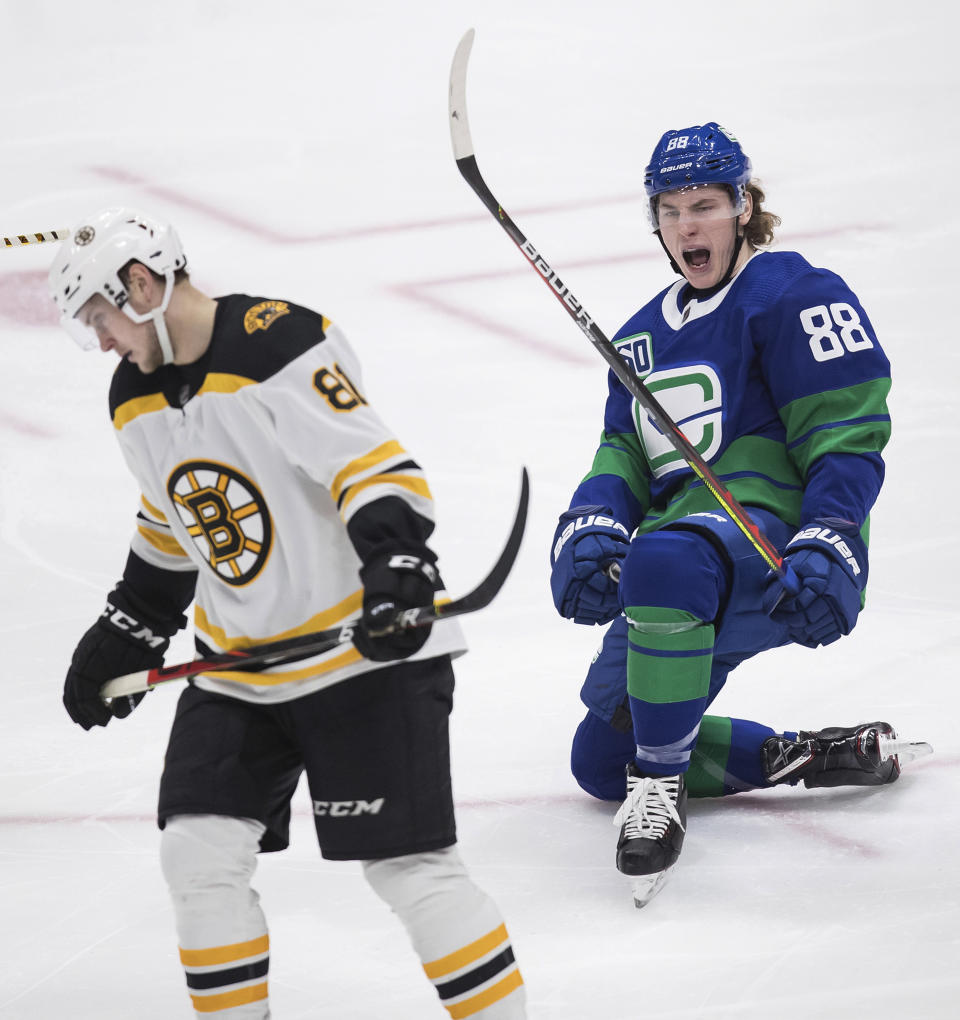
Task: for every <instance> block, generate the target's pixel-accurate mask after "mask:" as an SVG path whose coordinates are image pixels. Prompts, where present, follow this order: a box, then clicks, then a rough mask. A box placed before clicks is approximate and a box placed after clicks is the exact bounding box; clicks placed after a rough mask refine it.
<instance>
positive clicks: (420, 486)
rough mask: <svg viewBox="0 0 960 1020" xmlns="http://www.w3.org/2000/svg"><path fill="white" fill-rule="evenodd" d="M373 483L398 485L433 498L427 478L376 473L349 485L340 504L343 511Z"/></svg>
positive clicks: (416, 493)
mask: <svg viewBox="0 0 960 1020" xmlns="http://www.w3.org/2000/svg"><path fill="white" fill-rule="evenodd" d="M371 485H397V486H399V487H400V488H401V489H408V490H409V491H410V492H412V493H414V495H416V496H423V498H424V499H430V500H432V499H433V494H432V493H431V492H430V486H429V485H427V480H426V479H425V478H417V477H416V476H415V475H388V474H384V475H374V476H373V477H372V478H366V479H364V480H363V481H362V482H355V483H354V484H353V485H350V486H347V494H346V496H345V497H344V500H343V503H342V504H341V506H340V511H341V513H342V512H343V511H344V510H345V509H346V507H347V505H348V504H349V503H350V501H351V500H352V499H353V498H354V497H355V496H356V495H357V494H358V493H360V492H362V491H363V490H364V489H369V488H370V486H371Z"/></svg>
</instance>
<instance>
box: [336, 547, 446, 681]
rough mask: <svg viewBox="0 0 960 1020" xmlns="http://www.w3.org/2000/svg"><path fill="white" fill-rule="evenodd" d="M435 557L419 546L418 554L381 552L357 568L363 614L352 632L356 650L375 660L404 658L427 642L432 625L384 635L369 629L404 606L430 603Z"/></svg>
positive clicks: (383, 623) (435, 581)
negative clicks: (360, 583)
mask: <svg viewBox="0 0 960 1020" xmlns="http://www.w3.org/2000/svg"><path fill="white" fill-rule="evenodd" d="M436 559H437V558H436V556H435V555H434V554H433V553H432V552H431V551H430V550H429V549H428V548H427V547H426V546H422V547H421V548H420V549H419V550H418V551H417V553H405V552H392V553H383V554H382V555H379V556H376V557H375V558H373V559H371V560H370V562H369V563H366V564H365V565H364V566H363V568H362V569H361V570H360V580H361V581H362V582H363V617H362V619H361V621H360V626H359V627H358V628H357V632H356V634H355V635H354V638H353V643H354V645H356V647H357V650H358V651H359V652H360V653H361V654H362V655H363V656H364V657H365V658H367V659H372V660H373V661H374V662H390V661H391V660H393V659H407V658H409V657H410V656H411V655H413V654H414V653H415V652H419V651H420V649H421V648H422V647H423V646H424V644H425V643H426V640H427V638H428V637H429V636H430V631H431V629H432V624H426V625H425V626H422V627H410V628H407V629H405V630H404V629H401V630H397V631H395V632H394V633H392V634H386V635H384V636H383V637H374V636H372V632H375V631H377V630H378V629H381V628H383V627H385V626H386V625H387V624H388V623H390V621H391V620H393V619H394V617H395V616H396V615H397V614H398V613H402V612H403V611H404V610H405V609H418V608H420V607H421V606H432V605H433V593H434V592H435V591H436V589H437V586H438V577H437V568H436V567H435V566H434V564H435V563H436Z"/></svg>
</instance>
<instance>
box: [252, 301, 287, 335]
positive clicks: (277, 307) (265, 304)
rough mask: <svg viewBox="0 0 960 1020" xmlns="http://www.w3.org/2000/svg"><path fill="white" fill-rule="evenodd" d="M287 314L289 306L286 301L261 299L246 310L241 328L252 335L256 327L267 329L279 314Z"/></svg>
mask: <svg viewBox="0 0 960 1020" xmlns="http://www.w3.org/2000/svg"><path fill="white" fill-rule="evenodd" d="M289 314H290V307H289V306H288V305H287V303H286V301H261V302H260V304H258V305H254V306H253V308H249V309H248V310H247V314H246V315H244V317H243V328H244V329H245V330H246V331H247V332H248V333H250V334H251V335H252V334H253V333H256V331H257V330H258V329H263V330H266V329H269V328H270V326H271V325H273V323H274V322H276V321H277V319H279V318H280V316H281V315H289Z"/></svg>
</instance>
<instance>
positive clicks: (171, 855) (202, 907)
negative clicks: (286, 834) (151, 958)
mask: <svg viewBox="0 0 960 1020" xmlns="http://www.w3.org/2000/svg"><path fill="white" fill-rule="evenodd" d="M263 831H264V826H263V825H261V824H260V823H259V822H255V821H252V820H250V819H244V818H228V817H225V816H222V815H177V816H176V817H174V818H170V819H168V821H167V823H166V826H165V828H164V830H163V835H162V837H161V841H160V861H161V866H162V868H163V874H164V877H165V878H166V880H167V884H168V885H169V887H170V895H171V897H172V899H173V910H174V915H175V917H176V925H177V937H178V939H179V943H180V959H181V962H182V963H183V966H184V970H185V971H186V977H187V988H188V991H189V993H190V997H191V999H192V1000H193V1004H194V1008H195V1009H196V1010H197V1016H202V1017H216V1018H217V1020H266V1018H267V1017H269V1016H270V1010H269V1005H268V1003H267V970H268V966H269V950H270V946H269V940H268V935H267V924H266V920H265V918H264V916H263V912H262V910H261V909H260V905H259V897H258V896H257V894H256V893H255V892H254V891H253V889H251V887H250V881H251V878H252V877H253V873H254V870H255V869H256V864H257V850H258V849H259V844H260V837H261V835H262V834H263Z"/></svg>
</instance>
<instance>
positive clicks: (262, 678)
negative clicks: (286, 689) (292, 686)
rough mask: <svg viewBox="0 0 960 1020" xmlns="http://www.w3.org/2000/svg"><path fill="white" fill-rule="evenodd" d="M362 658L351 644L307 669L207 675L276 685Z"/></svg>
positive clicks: (255, 684) (257, 684)
mask: <svg viewBox="0 0 960 1020" xmlns="http://www.w3.org/2000/svg"><path fill="white" fill-rule="evenodd" d="M362 658H363V656H362V655H361V654H360V653H359V652H358V651H357V650H356V648H354V647H353V645H350V646H349V648H347V650H346V651H345V652H341V654H340V655H337V656H335V657H334V658H332V659H326V660H325V661H324V662H319V663H317V664H316V665H315V666H307V667H306V668H305V669H293V670H290V671H289V672H287V673H247V672H240V671H239V670H238V671H234V670H228V669H218V670H217V671H216V672H215V673H207V674H206V676H209V677H211V678H216V679H218V680H220V679H224V680H233V681H234V682H235V683H240V684H246V685H247V686H248V687H276V686H278V685H279V684H287V683H291V682H292V681H294V680H308V679H310V678H311V677H315V676H321V675H322V674H324V673H330V672H332V671H333V670H335V669H341V668H343V667H344V666H352V665H353V664H354V663H355V662H359V661H360V660H361V659H362ZM276 668H279V667H276Z"/></svg>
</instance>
